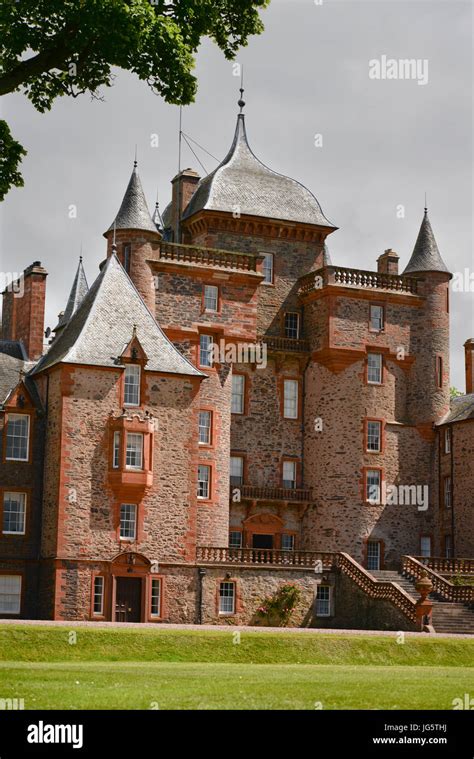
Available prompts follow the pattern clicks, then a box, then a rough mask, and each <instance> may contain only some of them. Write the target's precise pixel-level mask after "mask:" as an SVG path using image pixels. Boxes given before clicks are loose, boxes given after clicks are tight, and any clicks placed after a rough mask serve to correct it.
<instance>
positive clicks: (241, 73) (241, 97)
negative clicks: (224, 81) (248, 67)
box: [237, 65, 245, 113]
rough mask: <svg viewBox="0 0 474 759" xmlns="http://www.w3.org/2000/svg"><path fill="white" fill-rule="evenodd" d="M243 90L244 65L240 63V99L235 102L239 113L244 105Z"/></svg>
mask: <svg viewBox="0 0 474 759" xmlns="http://www.w3.org/2000/svg"><path fill="white" fill-rule="evenodd" d="M244 92H245V90H244V67H243V65H242V66H241V68H240V99H239V100H238V102H237V105H238V106H239V108H240V113H242V111H243V109H244V106H245V100H244Z"/></svg>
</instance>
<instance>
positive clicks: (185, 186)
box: [171, 169, 201, 243]
mask: <svg viewBox="0 0 474 759" xmlns="http://www.w3.org/2000/svg"><path fill="white" fill-rule="evenodd" d="M200 179H201V177H200V176H199V174H198V173H197V172H196V171H194V170H193V169H183V171H180V173H179V174H176V176H175V177H174V179H172V180H171V184H172V186H173V191H172V196H171V223H172V226H173V241H174V242H178V243H179V242H181V236H182V235H181V224H180V222H181V218H182V216H183V211H184V209H185V208H186V206H187V205H188V203H189V201H190V200H191V198H192V196H193V195H194V192H195V190H196V185H197V184H198V182H199V180H200Z"/></svg>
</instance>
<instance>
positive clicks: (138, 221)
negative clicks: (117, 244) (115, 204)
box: [106, 166, 157, 234]
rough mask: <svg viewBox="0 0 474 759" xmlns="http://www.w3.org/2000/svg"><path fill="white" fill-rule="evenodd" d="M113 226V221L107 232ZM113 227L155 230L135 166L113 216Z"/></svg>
mask: <svg viewBox="0 0 474 759" xmlns="http://www.w3.org/2000/svg"><path fill="white" fill-rule="evenodd" d="M113 228H114V222H112V224H111V225H110V227H109V228H108V230H107V232H110V231H111V230H112V229H113ZM115 228H116V229H143V230H146V231H148V232H156V231H157V229H156V225H155V224H154V223H153V220H152V218H151V216H150V211H149V210H148V204H147V202H146V199H145V193H144V192H143V187H142V183H141V182H140V177H139V176H138V171H137V167H136V166H134V168H133V171H132V176H131V177H130V181H129V183H128V187H127V189H126V190H125V195H124V196H123V200H122V205H121V206H120V208H119V212H118V214H117V216H116V217H115ZM106 234H107V233H106Z"/></svg>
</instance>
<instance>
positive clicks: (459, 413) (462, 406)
mask: <svg viewBox="0 0 474 759" xmlns="http://www.w3.org/2000/svg"><path fill="white" fill-rule="evenodd" d="M466 419H472V420H473V421H474V393H470V394H469V395H459V396H458V397H457V398H451V403H450V411H449V412H448V413H447V414H446V416H445V417H444V419H441V421H440V422H438V426H440V425H442V424H451V422H462V421H465V420H466Z"/></svg>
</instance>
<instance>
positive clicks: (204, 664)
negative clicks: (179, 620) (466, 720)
mask: <svg viewBox="0 0 474 759" xmlns="http://www.w3.org/2000/svg"><path fill="white" fill-rule="evenodd" d="M71 631H74V632H75V633H76V635H77V638H74V636H72V637H71V635H70V633H71ZM234 636H235V631H233V630H229V632H223V631H215V632H214V631H207V630H203V631H196V630H189V631H187V630H169V629H168V630H167V629H166V628H165V627H160V628H157V629H156V630H150V629H138V630H137V629H129V628H128V629H126V628H122V629H121V628H95V629H93V628H76V629H75V630H74V628H73V627H71V629H67V628H65V627H54V628H48V627H34V626H24V627H22V626H15V627H11V626H3V627H2V626H1V625H0V698H15V697H16V698H23V699H24V701H25V708H26V709H101V708H103V709H151V708H159V709H315V708H321V707H322V708H323V709H451V708H452V701H453V699H454V698H459V697H462V696H463V694H464V693H469V692H472V688H473V674H474V670H473V668H472V667H473V665H474V640H469V639H457V640H456V639H451V640H450V639H448V638H445V639H430V638H429V637H428V636H427V637H426V638H424V637H423V638H418V637H416V638H412V637H406V639H405V643H403V644H399V643H397V639H396V635H395V634H394V635H393V638H392V637H389V636H387V637H385V636H384V637H382V636H380V637H379V636H363V635H357V636H356V635H350V634H344V633H341V634H340V635H327V634H326V635H325V634H324V633H315V634H314V635H312V634H307V633H301V634H299V633H285V632H281V633H259V632H242V633H241V637H240V643H237V642H235V637H234ZM74 640H75V642H74Z"/></svg>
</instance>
